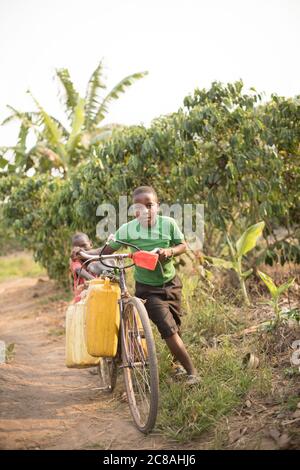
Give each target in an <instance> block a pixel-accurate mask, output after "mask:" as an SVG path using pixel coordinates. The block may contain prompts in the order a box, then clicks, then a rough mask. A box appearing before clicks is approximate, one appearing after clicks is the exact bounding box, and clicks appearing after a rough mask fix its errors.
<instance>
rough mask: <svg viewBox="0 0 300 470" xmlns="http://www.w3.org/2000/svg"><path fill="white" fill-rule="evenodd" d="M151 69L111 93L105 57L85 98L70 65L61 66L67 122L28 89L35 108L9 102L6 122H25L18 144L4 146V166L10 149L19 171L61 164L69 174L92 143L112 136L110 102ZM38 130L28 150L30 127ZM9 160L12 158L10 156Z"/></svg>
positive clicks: (93, 77)
mask: <svg viewBox="0 0 300 470" xmlns="http://www.w3.org/2000/svg"><path fill="white" fill-rule="evenodd" d="M146 74H147V72H141V73H134V74H132V75H129V76H127V77H125V78H123V79H122V80H121V81H120V82H119V83H118V84H117V85H116V86H114V87H113V88H112V89H111V90H110V91H109V92H108V93H105V92H104V91H105V90H106V88H107V86H106V84H105V82H104V80H103V64H102V61H101V62H100V63H99V64H98V66H97V68H96V69H95V70H94V72H93V73H92V75H91V77H90V79H89V81H88V85H87V89H86V93H85V96H84V98H83V97H81V96H80V95H79V93H78V92H77V90H76V89H75V86H74V84H73V82H72V80H71V77H70V73H69V71H68V70H67V69H66V68H62V69H57V70H56V76H57V78H58V80H59V83H60V85H61V91H60V94H61V97H62V101H63V103H64V111H65V114H66V122H68V125H67V126H64V125H63V124H62V122H60V121H59V120H58V119H56V118H55V117H54V116H51V115H50V114H48V113H47V112H46V111H45V109H44V108H43V107H42V105H41V104H40V103H39V101H38V100H37V99H36V98H35V97H34V96H33V95H32V94H31V92H30V91H28V93H29V94H30V96H31V97H32V99H33V102H34V104H35V106H36V108H37V111H34V112H21V111H18V110H16V109H15V108H13V107H12V106H8V108H9V109H10V112H11V114H10V116H8V117H7V118H6V119H5V120H4V121H3V123H2V125H5V124H8V123H9V122H11V121H13V120H16V119H17V120H19V121H20V122H21V125H20V132H19V138H18V142H17V144H16V146H13V147H7V148H3V147H2V148H0V155H1V162H0V164H1V166H2V167H3V166H5V158H6V156H7V155H9V153H13V155H14V166H15V170H16V171H18V172H26V171H28V169H30V168H32V167H33V168H35V169H36V171H42V172H43V171H45V170H49V169H52V168H59V169H61V170H62V172H63V174H66V173H67V172H68V170H69V169H70V168H71V167H74V166H76V165H77V163H79V162H80V161H81V160H83V159H84V158H85V157H86V156H87V155H88V154H89V151H90V149H91V146H92V145H94V144H96V143H98V142H99V141H101V140H105V139H107V138H109V137H110V136H111V133H112V129H113V127H115V126H116V125H114V126H109V125H106V126H102V125H101V123H102V121H103V119H104V118H105V117H106V115H107V113H108V110H109V104H110V103H111V102H112V101H114V100H116V99H118V98H119V97H120V95H121V94H122V93H124V92H125V91H126V89H127V88H128V87H130V86H131V85H133V83H134V82H135V81H136V80H139V79H141V78H143V77H144V76H145V75H146ZM30 130H32V131H33V133H34V134H35V138H36V142H35V144H34V146H33V147H32V148H31V149H30V150H27V146H26V142H27V137H28V134H29V131H30ZM6 161H7V163H8V161H9V159H8V158H7V160H6Z"/></svg>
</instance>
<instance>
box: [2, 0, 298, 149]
mask: <svg viewBox="0 0 300 470" xmlns="http://www.w3.org/2000/svg"><path fill="white" fill-rule="evenodd" d="M299 39H300V0H249V1H248V0H223V1H222V0H109V1H108V0H107V1H104V0H0V67H1V75H0V85H1V86H0V121H2V120H3V119H4V117H6V116H7V114H8V111H7V110H6V108H5V105H6V104H11V105H12V106H14V107H16V108H18V109H23V110H30V109H33V108H34V105H33V104H32V102H31V99H30V97H29V96H28V95H26V93H25V92H26V90H27V89H28V88H30V89H31V91H32V92H33V94H34V95H35V96H36V98H37V99H38V100H39V101H40V103H41V104H42V105H43V106H44V108H45V109H46V110H47V111H48V112H49V113H52V114H54V115H56V116H57V117H62V116H63V114H62V108H61V105H60V103H59V100H58V97H57V91H58V86H57V83H56V82H54V81H53V76H54V69H55V68H59V67H67V68H69V70H70V73H71V76H72V79H73V81H74V82H75V84H76V86H77V88H78V90H79V91H80V92H81V94H82V95H83V94H84V93H85V87H86V84H87V81H88V79H89V77H90V75H91V73H92V71H93V70H94V69H95V67H96V65H97V63H98V61H99V59H101V58H104V61H105V65H106V75H107V84H108V87H109V88H110V87H112V86H113V85H115V84H116V83H117V82H118V81H119V80H120V79H121V78H123V77H125V76H126V75H129V74H130V73H133V72H138V71H143V70H148V71H149V75H148V76H147V77H146V78H144V79H142V80H141V81H139V82H137V83H136V84H135V85H133V86H132V87H131V88H130V89H129V90H128V91H127V92H126V94H125V95H123V96H122V97H121V98H120V99H119V100H118V101H117V102H116V103H114V104H113V105H112V106H111V108H110V114H109V118H108V119H107V120H106V122H118V123H125V124H135V123H136V124H139V123H144V124H149V123H150V122H151V119H153V118H154V117H157V116H159V115H161V114H165V113H168V112H172V111H176V110H177V109H178V108H179V106H181V104H182V100H183V98H184V96H186V95H187V94H189V93H191V92H192V91H193V89H194V88H195V87H200V88H201V87H208V86H209V85H210V83H211V82H212V81H213V80H220V81H223V82H227V81H233V80H236V79H239V78H242V79H243V80H244V82H245V85H246V86H247V87H250V86H254V87H255V88H256V89H257V90H258V91H264V92H266V93H267V94H269V93H271V92H276V93H278V94H282V95H286V96H293V95H295V94H300V63H299V45H300V44H299V43H300V41H299ZM15 137H16V128H15V126H11V125H10V126H5V127H2V128H0V145H10V144H14V143H15Z"/></svg>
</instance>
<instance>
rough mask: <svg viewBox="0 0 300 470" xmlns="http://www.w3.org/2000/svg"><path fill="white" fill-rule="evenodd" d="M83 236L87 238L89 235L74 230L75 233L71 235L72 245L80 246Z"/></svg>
mask: <svg viewBox="0 0 300 470" xmlns="http://www.w3.org/2000/svg"><path fill="white" fill-rule="evenodd" d="M83 238H87V239H88V240H89V237H88V236H87V234H86V233H83V232H76V233H75V235H73V237H72V246H80V243H81V242H82V239H83Z"/></svg>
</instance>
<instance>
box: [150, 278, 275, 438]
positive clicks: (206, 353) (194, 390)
mask: <svg viewBox="0 0 300 470" xmlns="http://www.w3.org/2000/svg"><path fill="white" fill-rule="evenodd" d="M181 277H182V279H183V284H184V288H185V289H184V290H185V295H184V309H185V311H186V316H185V317H184V321H183V339H184V342H185V344H186V346H187V348H188V350H189V352H190V353H191V356H192V357H193V361H194V363H195V365H196V367H197V369H198V371H199V374H200V376H201V378H202V381H201V384H200V385H197V386H194V387H187V386H186V384H185V383H184V380H182V381H178V380H177V381H176V380H174V379H172V378H171V377H172V370H171V356H170V354H169V352H168V350H167V348H166V347H165V344H164V342H163V341H162V340H160V339H159V337H158V335H157V334H156V342H157V348H158V357H159V364H160V390H161V398H160V400H161V408H160V413H159V422H158V427H159V429H160V430H161V431H162V432H163V433H164V434H165V435H167V436H169V437H171V438H173V439H175V440H178V441H181V442H187V441H189V440H191V439H193V438H196V437H199V436H200V435H201V434H202V432H203V431H205V430H208V429H210V428H211V427H214V428H215V427H216V426H218V424H219V422H220V420H221V419H222V418H223V417H224V416H226V415H228V414H231V415H232V414H234V412H235V411H237V410H239V409H240V408H241V407H242V406H243V404H244V402H245V400H246V397H247V395H248V394H249V393H250V392H251V393H255V394H256V395H257V396H258V397H264V396H270V390H271V381H272V370H271V367H270V366H269V365H268V363H267V362H266V361H265V360H264V356H263V354H260V360H261V363H260V367H259V368H257V369H251V368H247V366H246V365H245V361H243V359H244V357H245V355H246V354H247V353H248V352H249V350H259V344H258V341H259V339H258V337H255V338H253V337H252V338H251V341H250V340H248V339H245V338H244V339H242V340H240V339H237V336H236V333H237V332H238V331H241V330H242V329H243V327H245V326H246V325H247V322H245V323H243V320H242V319H240V318H238V317H237V314H236V313H235V308H234V306H233V305H231V304H230V302H224V299H222V300H221V301H220V300H219V301H218V300H217V301H216V302H212V300H211V298H209V296H207V295H206V294H205V293H204V292H203V290H202V288H201V286H199V285H197V284H198V283H197V281H196V279H195V278H194V279H192V280H191V278H190V277H188V276H186V275H181ZM193 285H194V289H193V288H191V286H193ZM246 317H247V315H245V318H246ZM253 340H254V342H253Z"/></svg>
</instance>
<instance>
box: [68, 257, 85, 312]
mask: <svg viewBox="0 0 300 470" xmlns="http://www.w3.org/2000/svg"><path fill="white" fill-rule="evenodd" d="M81 266H82V262H80V261H79V260H78V259H75V260H70V270H71V272H72V275H73V279H74V285H73V291H74V299H73V301H74V302H75V303H76V302H79V301H80V293H81V292H82V289H78V287H79V286H80V285H82V284H84V279H83V278H82V277H79V278H78V275H77V273H76V269H80V268H81Z"/></svg>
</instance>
